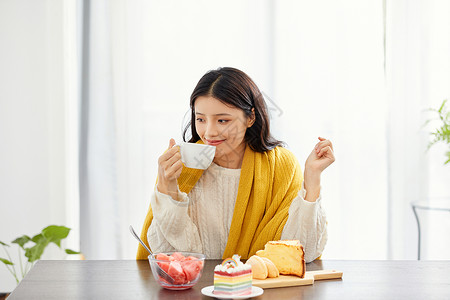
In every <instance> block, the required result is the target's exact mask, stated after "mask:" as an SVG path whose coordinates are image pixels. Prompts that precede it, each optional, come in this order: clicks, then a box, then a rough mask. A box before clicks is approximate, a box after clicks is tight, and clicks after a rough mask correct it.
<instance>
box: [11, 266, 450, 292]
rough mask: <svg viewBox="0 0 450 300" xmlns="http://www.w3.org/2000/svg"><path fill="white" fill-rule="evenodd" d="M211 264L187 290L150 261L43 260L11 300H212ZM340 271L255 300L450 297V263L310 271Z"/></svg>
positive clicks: (320, 267) (309, 267) (315, 268)
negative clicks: (161, 278) (168, 285)
mask: <svg viewBox="0 0 450 300" xmlns="http://www.w3.org/2000/svg"><path fill="white" fill-rule="evenodd" d="M219 262H220V261H217V260H210V261H206V264H205V269H204V272H203V276H202V278H201V280H200V281H199V282H198V283H197V285H196V286H194V287H193V288H191V289H189V290H185V291H169V290H165V289H163V288H161V287H160V286H159V285H158V284H157V283H156V282H155V280H154V279H153V276H152V273H151V270H150V267H149V265H148V262H147V261H134V260H115V261H107V260H103V261H102V260H96V261H94V260H91V261H89V260H86V261H71V260H69V261H50V260H47V261H39V262H38V263H37V264H36V265H35V266H34V267H33V269H32V270H31V271H30V272H29V273H28V275H27V276H26V277H25V278H24V279H23V281H22V282H21V283H20V284H19V286H18V287H17V288H16V289H15V290H14V291H13V293H12V294H11V296H10V297H9V298H8V300H14V299H180V300H181V299H211V298H209V297H206V296H203V295H202V294H201V289H202V288H203V287H205V286H209V285H212V284H213V268H214V266H215V265H216V264H218V263H219ZM318 269H337V270H340V271H343V272H344V276H343V279H342V280H328V281H316V282H315V283H314V285H311V286H300V287H286V288H277V289H266V290H265V291H264V294H263V295H261V296H260V297H257V298H255V299H271V300H278V299H358V300H359V299H383V300H384V299H450V261H337V260H336V261H334V260H325V261H316V262H313V263H310V264H308V265H307V270H309V271H311V270H318Z"/></svg>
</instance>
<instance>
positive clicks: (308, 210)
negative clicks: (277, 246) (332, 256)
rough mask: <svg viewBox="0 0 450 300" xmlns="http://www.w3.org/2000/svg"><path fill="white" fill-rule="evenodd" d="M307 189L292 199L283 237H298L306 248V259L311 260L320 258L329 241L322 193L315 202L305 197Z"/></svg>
mask: <svg viewBox="0 0 450 300" xmlns="http://www.w3.org/2000/svg"><path fill="white" fill-rule="evenodd" d="M305 195H306V190H305V188H304V186H303V184H302V189H301V190H300V192H299V193H298V195H297V197H296V198H294V200H292V203H291V205H290V207H289V216H288V220H287V222H286V224H285V226H284V228H283V232H282V234H281V239H287V240H290V239H296V240H300V243H301V244H302V245H303V246H304V249H305V261H306V262H311V261H313V260H314V259H316V258H318V257H319V256H320V255H321V254H322V252H323V250H324V248H325V244H326V242H327V238H328V235H327V221H326V216H325V212H324V210H323V209H322V207H321V205H320V203H321V200H322V195H321V194H320V195H319V197H318V198H317V199H316V201H315V202H309V201H306V200H305V199H304V197H305Z"/></svg>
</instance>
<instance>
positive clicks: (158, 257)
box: [155, 253, 170, 260]
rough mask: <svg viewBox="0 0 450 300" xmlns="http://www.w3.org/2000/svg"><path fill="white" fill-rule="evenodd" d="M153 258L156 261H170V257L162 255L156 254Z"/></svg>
mask: <svg viewBox="0 0 450 300" xmlns="http://www.w3.org/2000/svg"><path fill="white" fill-rule="evenodd" d="M155 257H156V259H157V260H170V256H169V255H167V254H164V253H158V254H156V256H155Z"/></svg>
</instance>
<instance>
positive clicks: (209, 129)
mask: <svg viewBox="0 0 450 300" xmlns="http://www.w3.org/2000/svg"><path fill="white" fill-rule="evenodd" d="M218 135H219V131H218V129H217V126H216V125H215V124H213V123H208V124H207V126H206V132H205V136H206V137H207V138H212V137H215V136H218Z"/></svg>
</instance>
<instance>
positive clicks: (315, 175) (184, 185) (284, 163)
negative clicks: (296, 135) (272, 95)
mask: <svg viewBox="0 0 450 300" xmlns="http://www.w3.org/2000/svg"><path fill="white" fill-rule="evenodd" d="M190 106H191V121H190V123H189V124H188V126H187V127H186V129H185V131H184V140H186V133H187V131H188V130H189V128H191V138H190V139H189V142H191V143H204V144H209V145H213V146H216V153H215V157H214V160H213V163H212V164H211V166H210V167H208V168H207V169H206V170H204V171H203V170H194V169H189V168H186V167H184V166H183V164H182V162H181V156H180V153H179V147H174V145H175V141H174V140H173V139H171V140H170V144H169V149H168V150H167V151H166V152H165V153H164V154H162V155H161V157H160V158H159V160H158V164H159V167H158V183H157V185H156V189H155V191H154V193H153V195H152V197H151V201H150V205H151V206H150V209H149V211H148V213H147V217H146V219H145V222H144V226H143V229H142V233H141V238H142V239H143V240H144V241H145V242H146V243H147V244H148V242H149V243H150V245H151V248H152V250H153V251H154V252H166V251H190V252H201V253H205V254H206V256H207V258H210V259H218V258H226V257H231V256H232V255H233V254H239V255H240V256H241V257H242V258H244V259H245V258H248V257H250V256H251V255H253V254H254V253H255V252H256V251H257V250H260V249H263V248H264V245H265V243H266V242H268V241H270V240H279V239H298V240H300V242H301V243H302V245H303V246H304V249H305V260H306V261H307V262H309V261H312V260H314V259H316V258H317V257H319V256H320V255H321V254H322V251H323V249H324V247H325V243H326V240H327V231H326V218H325V214H324V212H323V210H322V208H321V205H320V202H321V197H320V175H321V173H322V171H323V170H325V168H327V167H328V166H329V165H330V164H331V163H333V162H334V160H335V158H334V154H333V147H332V144H331V142H330V141H329V140H326V139H324V138H319V142H318V143H317V145H316V146H315V148H314V150H313V151H312V152H311V154H310V155H309V157H308V159H307V160H306V163H305V173H304V179H305V180H304V181H303V176H302V173H301V168H300V166H299V163H298V161H297V159H296V158H295V157H294V155H293V154H292V153H291V152H290V151H288V150H287V149H285V148H283V147H282V142H280V141H278V140H276V139H275V138H273V137H272V135H271V134H270V128H269V117H268V113H267V108H266V105H265V102H264V98H263V96H262V94H261V92H260V91H259V89H258V87H257V86H256V84H255V83H254V82H253V81H252V80H251V79H250V77H248V76H247V75H246V74H245V73H244V72H242V71H240V70H237V69H234V68H220V69H218V70H213V71H209V72H208V73H206V74H205V75H204V76H203V77H202V78H201V79H200V81H199V82H198V84H197V86H196V87H195V89H194V91H193V93H192V95H191V101H190ZM147 241H148V242H147ZM147 255H148V254H147V253H146V251H145V250H144V248H143V247H142V246H139V249H138V254H137V259H145V258H146V257H147Z"/></svg>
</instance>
